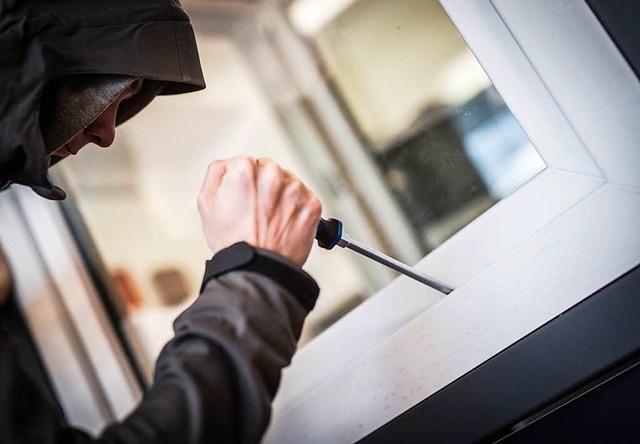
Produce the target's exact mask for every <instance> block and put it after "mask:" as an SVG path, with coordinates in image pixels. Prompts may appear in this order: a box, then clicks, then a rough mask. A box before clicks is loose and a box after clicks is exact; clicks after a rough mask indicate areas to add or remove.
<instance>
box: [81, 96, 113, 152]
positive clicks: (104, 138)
mask: <svg viewBox="0 0 640 444" xmlns="http://www.w3.org/2000/svg"><path fill="white" fill-rule="evenodd" d="M117 112H118V101H116V102H115V103H113V104H111V105H110V106H109V107H108V108H107V109H106V110H105V111H104V112H103V113H102V114H100V115H99V116H98V117H97V118H96V120H94V121H93V122H91V124H90V125H89V126H87V127H86V128H85V130H84V133H85V134H86V135H87V136H88V138H89V140H90V141H91V142H92V143H95V144H96V145H98V146H100V147H102V148H107V147H109V146H111V144H112V143H113V141H114V140H115V138H116V114H117Z"/></svg>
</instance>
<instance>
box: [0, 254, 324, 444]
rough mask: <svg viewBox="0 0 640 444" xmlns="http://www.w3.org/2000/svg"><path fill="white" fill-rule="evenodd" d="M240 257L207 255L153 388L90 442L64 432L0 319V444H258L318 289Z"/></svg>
mask: <svg viewBox="0 0 640 444" xmlns="http://www.w3.org/2000/svg"><path fill="white" fill-rule="evenodd" d="M248 248H249V247H248V246H247V245H246V244H236V245H234V246H232V247H230V248H229V249H227V250H223V251H222V252H220V253H218V254H217V255H216V256H214V259H213V260H212V261H211V262H212V264H211V265H213V268H215V269H217V270H218V271H216V272H214V273H213V274H211V273H207V276H206V277H205V282H204V285H203V289H202V292H201V294H200V296H199V298H198V299H197V300H196V301H195V302H194V304H193V305H192V306H191V307H189V308H188V309H187V310H185V311H184V312H183V313H182V314H181V315H180V316H179V317H178V318H177V319H176V321H175V323H174V331H175V337H174V338H173V339H172V340H171V341H170V342H169V343H168V344H167V345H166V346H165V347H164V349H163V351H162V352H161V354H160V356H159V358H158V360H157V362H156V367H155V374H154V380H153V385H152V386H151V388H150V389H149V390H148V392H147V393H146V395H145V396H144V399H143V400H142V402H141V403H140V405H139V406H138V407H137V408H136V409H135V410H134V411H133V412H132V413H131V414H130V415H129V416H128V417H127V418H126V419H125V420H124V421H123V422H122V423H117V424H112V425H110V426H109V427H107V428H106V429H105V430H104V432H103V433H102V434H101V435H100V436H99V437H90V436H89V435H87V434H86V433H84V432H82V431H81V430H76V429H73V428H70V427H68V426H67V424H66V422H65V419H64V415H63V413H62V411H61V410H60V407H59V406H58V405H57V403H56V402H55V400H54V399H53V397H52V395H51V390H50V389H49V388H48V387H49V386H48V384H47V380H46V377H43V375H42V371H41V367H40V365H39V361H38V359H37V357H34V356H33V353H30V352H29V349H31V350H32V349H33V347H28V346H26V347H25V345H24V342H25V341H24V340H22V341H21V339H24V336H25V334H24V332H23V331H21V330H23V329H20V328H19V327H17V326H18V325H19V324H20V322H16V321H15V320H12V321H10V322H7V321H6V317H4V318H3V316H0V442H1V443H2V444H14V443H15V444H17V443H19V444H31V443H33V444H63V443H96V444H97V443H100V444H151V443H159V444H161V443H167V444H168V443H172V444H183V443H184V444H204V443H257V442H259V441H260V439H261V437H262V435H263V433H264V431H265V429H266V427H267V425H268V423H269V418H270V413H271V401H272V400H273V398H274V396H275V393H276V390H277V388H278V385H279V382H280V375H281V371H282V368H283V367H285V366H287V365H288V364H289V362H290V360H291V357H292V356H293V353H294V351H295V349H296V343H297V339H298V338H299V336H300V332H301V329H302V324H303V321H304V319H305V317H306V315H307V314H308V310H309V309H310V308H312V307H313V304H314V303H315V299H316V298H317V296H318V292H319V289H318V287H317V285H316V284H315V282H314V281H313V279H312V278H311V277H310V276H309V275H308V274H306V273H305V272H304V271H303V270H302V269H300V268H299V267H297V266H295V265H294V264H293V263H291V262H290V261H288V260H287V259H285V258H283V257H281V256H279V255H277V254H275V253H272V252H269V251H265V250H259V249H252V250H253V253H251V256H250V257H248V258H247V259H246V260H243V261H241V262H238V261H237V260H236V259H237V257H238V256H239V255H240V256H243V255H245V253H246V251H247V249H248ZM238 253H239V254H238ZM245 256H246V255H245ZM221 264H222V265H223V266H222V267H220V265H221ZM224 264H231V265H230V266H224ZM216 265H217V266H216ZM208 268H211V267H208ZM283 271H286V273H283ZM287 276H288V277H287ZM12 311H13V312H14V314H15V310H14V309H12ZM0 315H1V313H0ZM14 318H15V316H14ZM21 342H22V346H20V343H21ZM27 342H28V341H27Z"/></svg>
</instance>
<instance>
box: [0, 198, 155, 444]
mask: <svg viewBox="0 0 640 444" xmlns="http://www.w3.org/2000/svg"><path fill="white" fill-rule="evenodd" d="M0 221H1V222H2V226H1V227H2V228H1V229H0V243H1V244H2V246H3V248H4V249H5V251H6V253H7V259H8V261H9V264H10V267H11V272H12V276H13V280H14V285H15V296H16V299H17V303H18V305H19V307H20V309H21V311H22V313H23V316H24V317H25V321H26V323H27V325H28V326H29V329H30V331H31V334H32V336H33V339H34V342H35V345H36V347H37V349H38V352H39V354H40V356H41V358H42V360H43V363H44V365H45V368H46V369H47V372H48V375H49V377H50V380H51V382H52V386H53V390H54V393H55V395H56V397H57V400H58V401H59V402H60V404H61V406H62V408H63V410H64V412H65V418H66V420H67V421H68V423H69V424H70V425H71V426H75V427H80V428H82V429H83V430H86V431H88V432H89V433H92V434H94V435H95V434H98V433H99V432H100V431H101V430H102V429H103V428H104V427H105V426H106V425H107V424H109V423H111V422H113V421H114V420H122V419H124V417H125V416H126V415H127V414H128V413H129V412H130V411H131V410H132V409H133V408H134V407H135V406H136V405H137V403H138V402H139V400H140V398H141V397H142V390H141V388H140V386H139V384H138V383H137V381H136V379H135V377H134V374H133V371H132V369H131V367H130V364H129V362H128V360H127V358H126V356H125V352H124V350H123V347H122V344H121V343H120V342H119V339H118V338H117V336H116V334H115V332H114V330H113V326H112V325H111V322H110V321H109V318H108V316H107V314H106V312H105V308H104V306H103V303H102V301H101V300H100V297H99V296H98V293H97V290H96V288H95V285H94V283H93V281H92V279H91V277H90V274H89V272H88V270H87V267H86V264H85V263H84V262H83V260H82V258H81V255H80V252H79V251H78V249H77V246H76V243H75V241H74V239H73V238H72V236H71V232H70V230H69V227H68V225H67V222H66V221H65V219H64V217H63V214H62V210H61V207H60V205H59V204H58V203H56V202H52V201H47V200H45V199H42V198H41V197H39V196H38V195H36V194H35V193H34V192H33V191H31V190H30V189H29V188H26V187H19V186H13V187H12V189H11V190H9V191H7V192H5V193H2V195H0Z"/></svg>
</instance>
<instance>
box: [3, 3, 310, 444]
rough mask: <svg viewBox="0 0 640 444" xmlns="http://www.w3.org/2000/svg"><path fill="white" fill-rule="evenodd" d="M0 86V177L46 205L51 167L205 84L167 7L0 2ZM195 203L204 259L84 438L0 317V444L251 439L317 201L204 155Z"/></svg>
mask: <svg viewBox="0 0 640 444" xmlns="http://www.w3.org/2000/svg"><path fill="white" fill-rule="evenodd" d="M0 79H2V82H0V183H1V186H2V188H8V187H9V186H12V184H21V185H26V186H28V187H31V188H32V189H33V190H34V191H35V192H36V193H38V194H39V195H40V196H42V197H44V198H47V199H53V200H60V199H64V197H65V192H64V191H63V190H62V189H60V188H58V187H56V186H55V185H53V184H52V183H51V181H50V179H49V176H48V173H47V170H48V168H49V167H50V166H51V165H53V164H56V163H57V162H59V161H61V160H62V159H64V158H65V157H67V156H69V155H73V154H76V153H77V152H78V151H79V150H80V149H81V148H82V147H83V146H85V145H87V144H88V143H94V144H96V145H99V146H101V147H108V146H109V145H110V144H111V143H112V142H113V140H114V137H115V127H116V125H118V124H120V123H122V122H124V121H126V120H127V119H129V118H131V117H132V116H134V115H135V114H136V113H138V112H140V111H141V110H142V109H143V108H144V107H145V106H146V105H147V104H148V103H149V102H150V101H151V100H153V99H154V98H155V97H156V96H158V95H165V94H180V93H186V92H191V91H197V90H200V89H202V88H204V86H205V83H204V79H203V76H202V72H201V69H200V64H199V59H198V53H197V48H196V44H195V38H194V35H193V31H192V29H191V25H190V22H189V18H188V16H187V15H186V14H185V12H184V11H183V10H182V8H181V6H180V5H179V3H178V2H177V1H176V0H136V1H131V0H92V1H90V2H88V1H85V0H57V1H55V2H43V1H40V0H0ZM176 131H179V129H176ZM149 149H153V147H149ZM176 149H181V150H187V149H188V147H186V146H181V147H176ZM195 197H196V196H194V199H195ZM197 206H198V209H199V212H200V215H201V220H202V228H203V230H204V234H205V238H206V241H207V243H208V245H209V246H210V247H211V250H212V253H213V257H212V259H211V260H210V261H208V262H207V264H206V271H205V276H204V279H203V283H202V287H201V290H200V296H199V297H198V298H197V300H196V301H195V302H194V303H193V304H192V305H191V306H190V307H189V308H187V309H186V310H185V311H184V312H183V313H182V314H181V315H180V316H179V317H178V318H177V319H176V321H175V323H174V337H173V339H171V341H169V342H168V343H167V344H166V346H165V347H164V349H163V350H162V352H161V354H160V356H159V357H158V359H157V363H156V366H155V371H154V377H153V384H152V385H151V387H150V388H149V390H148V391H147V392H146V394H145V396H144V398H143V399H142V401H141V402H140V404H139V405H138V406H137V407H136V408H135V409H134V411H133V412H132V413H131V414H130V415H129V416H128V417H126V418H125V419H124V420H123V421H122V422H119V423H114V424H111V425H109V426H107V427H106V428H105V430H104V431H102V432H101V434H100V436H98V437H90V436H89V435H87V434H86V433H84V432H82V431H81V430H76V429H73V428H71V427H69V426H68V425H67V424H66V422H65V419H64V414H63V412H62V411H61V409H60V407H59V406H58V404H57V403H56V402H55V396H54V395H53V391H52V390H51V389H50V384H48V380H47V376H46V372H43V371H42V370H43V369H42V368H41V367H42V366H41V365H40V364H39V362H40V361H39V360H38V357H37V352H35V353H34V352H33V350H34V347H28V346H26V347H21V346H20V342H21V341H20V339H21V338H22V336H23V335H21V334H17V333H16V332H17V330H18V328H17V327H15V322H7V323H4V322H2V324H1V327H2V328H1V329H0V330H2V331H1V333H0V442H2V443H3V444H9V443H67V442H69V443H89V442H99V443H123V444H124V443H192V444H195V443H214V442H215V443H227V442H229V443H231V442H233V443H236V442H238V443H255V442H258V441H259V440H260V439H261V437H262V435H263V433H264V431H265V429H266V427H267V425H268V423H269V419H270V412H271V407H270V405H271V401H272V399H273V397H274V396H275V393H276V390H277V388H278V384H279V381H280V375H281V370H282V368H283V367H285V366H287V365H288V364H289V362H290V360H291V357H292V355H293V353H294V351H295V349H296V341H297V338H298V337H299V335H300V332H301V328H302V324H303V322H304V319H305V317H306V315H307V314H308V312H309V311H310V310H311V309H312V308H313V306H314V304H315V301H316V298H317V297H318V294H319V288H318V286H317V284H316V283H315V281H314V280H313V279H312V278H311V277H310V276H309V275H308V274H306V273H305V272H304V271H303V270H302V268H301V267H302V265H303V264H304V263H305V261H306V259H307V256H308V255H309V252H310V249H311V246H312V242H313V237H314V232H315V228H316V224H317V221H318V219H319V217H320V213H321V210H322V207H321V204H320V202H319V200H318V198H317V197H316V196H315V195H314V194H313V192H312V191H310V190H309V189H308V188H307V187H306V186H305V185H304V184H303V183H302V182H301V181H300V180H299V179H298V178H297V177H295V175H293V174H292V173H291V172H289V171H287V170H284V169H282V168H281V167H280V166H278V165H277V164H276V163H274V162H273V161H270V160H266V159H252V158H248V157H238V158H233V159H225V160H216V161H214V162H212V163H211V164H210V165H209V167H208V169H207V171H206V175H205V178H204V183H203V186H202V189H201V191H200V193H199V195H198V196H197ZM9 259H10V258H9ZM9 262H10V260H9ZM0 319H2V318H1V317H0ZM0 322H1V321H0ZM27 342H28V340H27ZM25 350H26V352H25ZM29 350H31V352H32V353H29V352H28V351H29ZM23 352H25V353H23ZM29 354H31V355H34V354H35V355H36V356H35V357H34V356H27V355H29ZM42 373H45V374H44V375H43V374H42ZM38 375H39V376H38Z"/></svg>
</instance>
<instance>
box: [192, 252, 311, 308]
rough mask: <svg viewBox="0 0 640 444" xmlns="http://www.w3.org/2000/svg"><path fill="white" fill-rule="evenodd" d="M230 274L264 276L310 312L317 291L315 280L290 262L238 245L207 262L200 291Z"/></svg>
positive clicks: (272, 254)
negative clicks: (243, 272)
mask: <svg viewBox="0 0 640 444" xmlns="http://www.w3.org/2000/svg"><path fill="white" fill-rule="evenodd" d="M233 271H250V272H254V273H258V274H261V275H263V276H267V277H269V278H271V279H272V280H274V281H275V282H277V283H278V284H280V285H281V286H282V287H284V288H286V289H287V290H288V291H289V292H290V293H291V294H292V295H293V296H294V297H295V298H296V299H297V300H298V302H299V303H300V304H301V305H302V306H303V307H304V308H305V309H307V310H309V311H310V310H311V309H313V307H314V305H315V302H316V299H317V297H318V294H319V292H320V289H319V288H318V285H317V284H316V282H315V280H314V279H313V278H312V277H311V276H310V275H309V274H308V273H306V272H305V271H304V270H303V269H302V268H301V267H299V266H298V265H297V264H295V263H294V262H293V261H291V260H290V259H288V258H286V257H284V256H282V255H280V254H279V253H276V252H274V251H270V250H265V249H262V248H258V247H253V246H251V245H249V244H247V243H246V242H238V243H235V244H233V245H231V246H230V247H227V248H224V249H222V250H220V251H218V252H217V253H216V254H215V255H214V256H213V258H212V259H211V260H209V261H207V264H206V268H205V275H204V279H203V282H202V287H201V289H200V291H201V292H202V290H204V288H205V286H206V284H207V282H209V281H210V280H212V279H216V278H218V277H220V276H223V275H224V274H227V273H230V272H233Z"/></svg>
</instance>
